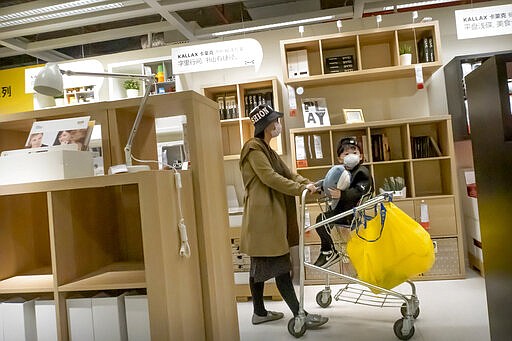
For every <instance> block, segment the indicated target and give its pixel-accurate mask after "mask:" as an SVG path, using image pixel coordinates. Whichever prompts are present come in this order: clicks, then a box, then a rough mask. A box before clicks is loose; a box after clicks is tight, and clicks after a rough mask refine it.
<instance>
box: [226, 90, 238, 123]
mask: <svg viewBox="0 0 512 341" xmlns="http://www.w3.org/2000/svg"><path fill="white" fill-rule="evenodd" d="M224 101H225V103H226V111H227V117H226V118H228V119H231V118H237V117H238V106H237V104H236V96H226V97H224Z"/></svg>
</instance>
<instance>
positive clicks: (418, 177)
mask: <svg viewBox="0 0 512 341" xmlns="http://www.w3.org/2000/svg"><path fill="white" fill-rule="evenodd" d="M376 134H381V135H382V134H383V135H385V136H386V137H387V138H388V141H389V152H390V153H389V155H390V156H389V160H386V161H374V158H375V155H374V153H373V152H374V150H373V148H371V147H367V148H366V149H365V148H364V147H363V153H364V157H365V160H367V162H365V163H364V165H365V166H366V167H368V168H369V169H370V171H371V174H372V176H373V179H374V182H375V189H376V192H377V193H378V190H379V188H381V187H382V185H383V182H384V179H385V178H386V177H390V176H394V177H396V176H400V177H402V178H404V179H405V182H406V187H407V194H406V197H405V198H403V199H395V200H394V202H395V204H396V205H397V206H399V207H400V208H401V209H402V210H404V211H405V212H406V213H407V214H409V215H410V216H411V217H413V218H414V219H415V220H417V221H419V219H420V204H421V203H422V202H424V203H426V204H427V205H428V210H429V217H430V229H429V230H428V231H429V233H430V235H431V236H432V239H433V241H434V243H436V245H437V257H436V263H435V264H434V267H433V268H432V269H431V270H430V271H429V272H428V273H425V274H423V275H422V276H421V278H425V279H449V278H462V277H463V276H464V273H465V270H464V255H463V241H462V232H461V221H460V208H459V203H458V199H457V183H456V169H455V156H454V152H453V150H454V149H453V138H452V128H451V119H450V117H449V116H436V117H430V118H421V119H411V120H389V121H378V122H368V123H358V124H350V125H347V124H342V125H335V126H330V127H322V128H298V129H292V130H291V131H290V141H291V153H292V162H293V167H294V170H295V171H296V172H298V173H299V174H301V175H303V176H305V177H306V178H308V179H310V180H312V181H316V180H320V179H322V178H323V177H324V176H325V174H326V173H327V170H328V169H329V168H330V167H331V166H332V165H334V164H336V163H337V160H336V155H335V154H336V146H337V143H338V141H339V140H340V139H341V138H343V137H349V136H354V137H356V138H357V139H358V140H359V141H360V144H361V146H372V135H376ZM313 135H316V136H321V141H322V145H321V149H322V154H323V158H320V159H315V158H314V155H313V158H310V157H309V156H308V159H307V163H308V165H311V166H309V167H300V168H297V166H296V149H295V148H296V147H295V139H296V138H297V137H301V138H302V137H303V138H304V140H305V141H308V140H312V138H311V139H308V137H309V136H311V137H312V136H313ZM418 136H430V137H432V139H433V140H434V141H435V142H436V143H437V145H438V146H439V148H440V151H441V155H439V156H429V157H421V158H420V157H413V143H412V142H411V141H412V139H413V138H414V137H418ZM306 148H314V146H308V145H307V144H306ZM306 155H311V154H310V153H306ZM425 156H427V155H425ZM308 208H309V211H310V215H311V217H310V219H311V222H314V221H315V219H316V216H317V215H318V214H319V213H320V209H319V207H318V204H317V203H315V202H314V200H311V202H310V203H309V204H308ZM306 242H307V243H308V244H310V247H311V248H312V250H315V248H318V244H319V239H318V237H317V235H316V233H311V234H310V235H309V236H306ZM312 252H313V251H312ZM312 258H314V257H313V255H312ZM313 260H314V259H313ZM340 264H341V265H343V266H345V267H347V270H346V271H352V270H351V269H350V268H349V267H348V265H347V264H343V263H341V262H340V263H339V264H338V265H335V266H338V267H339V266H340ZM335 270H336V271H341V269H338V268H336V269H335ZM312 276H313V277H314V274H312ZM324 277H325V276H324ZM306 280H307V281H306V283H308V284H321V283H323V277H322V279H320V278H315V279H311V277H310V279H309V280H308V278H307V275H306Z"/></svg>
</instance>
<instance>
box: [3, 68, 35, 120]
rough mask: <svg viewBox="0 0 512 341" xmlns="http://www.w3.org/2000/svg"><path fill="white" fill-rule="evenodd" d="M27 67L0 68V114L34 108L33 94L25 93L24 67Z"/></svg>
mask: <svg viewBox="0 0 512 341" xmlns="http://www.w3.org/2000/svg"><path fill="white" fill-rule="evenodd" d="M39 66H40V65H34V66H30V67H39ZM27 68H29V67H19V68H14V69H7V70H0V114H12V113H17V112H23V111H32V110H34V101H33V95H32V94H26V93H25V69H27Z"/></svg>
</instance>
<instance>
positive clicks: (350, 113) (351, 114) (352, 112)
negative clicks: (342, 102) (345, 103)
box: [343, 109, 364, 123]
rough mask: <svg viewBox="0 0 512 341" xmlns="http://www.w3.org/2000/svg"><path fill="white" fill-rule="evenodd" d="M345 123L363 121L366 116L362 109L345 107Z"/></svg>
mask: <svg viewBox="0 0 512 341" xmlns="http://www.w3.org/2000/svg"><path fill="white" fill-rule="evenodd" d="M343 115H344V116H345V123H363V122H364V116H363V110H362V109H343Z"/></svg>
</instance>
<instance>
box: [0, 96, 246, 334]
mask: <svg viewBox="0 0 512 341" xmlns="http://www.w3.org/2000/svg"><path fill="white" fill-rule="evenodd" d="M138 105H139V99H127V100H120V101H111V102H98V103H88V104H84V105H80V106H74V107H72V106H69V107H59V108H51V109H42V110H37V111H33V112H25V113H18V114H12V115H3V116H1V117H0V151H3V150H10V149H16V148H19V147H20V146H23V145H24V142H25V140H26V137H27V136H28V133H29V131H30V128H31V126H32V123H33V122H34V121H40V120H49V119H58V118H66V117H75V116H84V115H90V116H91V119H94V120H95V121H96V124H99V125H101V126H102V128H103V129H102V140H101V147H102V149H103V151H104V164H105V169H108V167H109V166H111V165H112V164H120V163H123V162H124V156H123V155H124V152H123V148H124V144H125V142H126V140H127V137H128V134H129V131H130V128H131V125H132V122H133V119H134V117H135V116H136V113H137V109H138ZM175 115H186V116H187V143H188V147H189V153H190V161H191V166H192V167H191V168H192V169H191V170H187V171H182V172H181V173H182V183H183V188H184V190H183V191H182V193H181V201H182V206H181V207H182V209H183V215H184V219H185V223H186V225H187V230H188V239H189V244H190V247H191V256H190V258H185V257H182V256H180V254H179V250H180V245H181V241H180V237H179V231H178V222H179V213H178V212H179V208H178V200H179V199H178V197H177V191H176V186H175V181H174V174H173V172H170V171H158V170H152V171H147V172H140V173H134V174H116V175H109V176H96V177H90V178H76V179H65V180H58V181H45V182H35V183H25V184H16V185H3V186H0V215H1V216H2V228H1V229H0V240H1V241H2V252H0V264H1V265H0V295H1V296H2V299H8V298H10V297H14V296H22V297H26V298H34V297H41V296H44V297H48V296H49V295H50V297H51V295H53V299H54V301H55V304H56V311H57V328H58V337H59V340H68V339H69V331H68V323H67V311H66V299H67V298H69V297H74V296H75V295H77V294H80V295H82V296H85V297H91V296H92V295H94V294H95V293H97V292H98V291H100V290H101V291H103V290H106V291H109V290H112V291H114V292H116V291H118V290H130V289H140V290H143V291H144V292H147V298H148V303H149V319H150V329H151V338H152V339H154V340H170V339H174V338H177V339H181V340H205V339H207V340H237V339H238V338H239V334H238V323H237V312H236V304H235V301H234V299H233V297H234V283H233V280H232V277H231V276H232V272H231V269H230V265H231V254H230V251H229V250H230V247H229V243H228V240H229V239H228V232H229V230H228V218H227V216H228V215H227V205H226V200H225V196H226V194H225V193H226V188H225V185H224V182H223V181H222V171H223V166H222V147H221V139H220V137H219V136H218V133H214V132H212V128H217V132H218V130H219V129H220V124H219V121H218V116H217V110H216V104H215V103H214V102H212V101H210V100H209V99H207V98H205V97H204V96H201V95H199V94H197V93H195V92H193V91H186V92H180V93H173V94H165V95H155V96H151V97H150V98H149V99H148V103H147V106H146V109H145V112H144V117H143V119H142V123H141V125H140V128H139V131H138V135H137V137H136V139H135V141H134V145H133V146H134V150H133V154H134V155H136V156H138V157H140V158H142V159H152V160H156V159H157V139H156V131H155V118H160V117H168V116H175ZM213 130H215V129H213ZM152 167H154V168H155V169H156V168H157V166H156V165H154V166H152ZM212 178H214V179H217V180H216V181H211V179H212ZM212 195H214V196H215V198H216V200H211V197H212ZM212 259H214V260H215V261H213V262H212V261H211V260H212ZM220 316H222V317H223V318H219V317H220Z"/></svg>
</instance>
